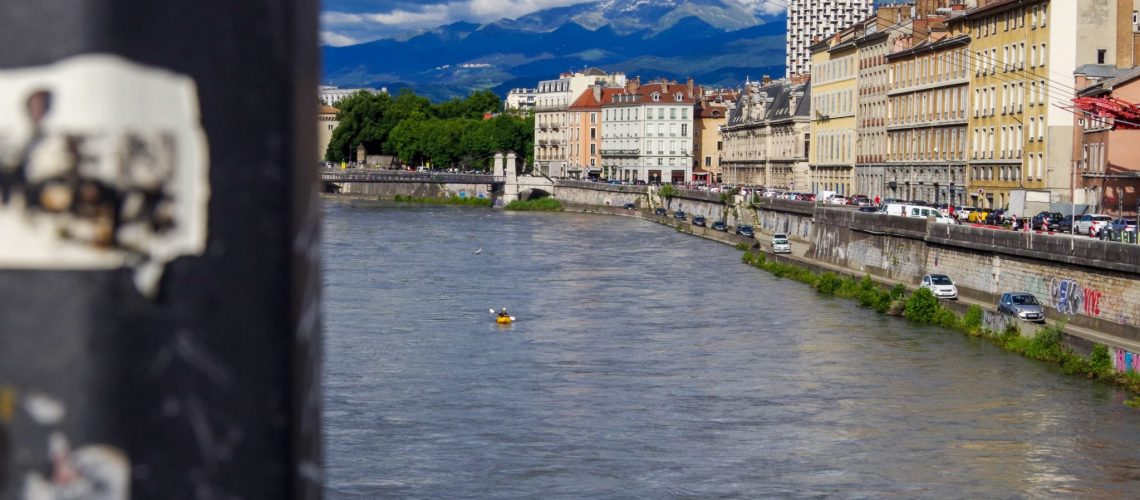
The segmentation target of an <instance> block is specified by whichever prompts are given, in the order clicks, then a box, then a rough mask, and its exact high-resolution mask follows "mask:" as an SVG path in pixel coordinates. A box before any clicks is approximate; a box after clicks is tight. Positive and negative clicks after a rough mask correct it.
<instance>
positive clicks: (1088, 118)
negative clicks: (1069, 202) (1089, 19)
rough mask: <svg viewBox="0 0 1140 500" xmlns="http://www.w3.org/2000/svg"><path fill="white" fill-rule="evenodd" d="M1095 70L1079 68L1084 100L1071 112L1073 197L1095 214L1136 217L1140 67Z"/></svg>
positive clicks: (1078, 80) (1138, 202) (1139, 186)
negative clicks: (1072, 115)
mask: <svg viewBox="0 0 1140 500" xmlns="http://www.w3.org/2000/svg"><path fill="white" fill-rule="evenodd" d="M1094 71H1095V70H1094V69H1093V68H1081V69H1078V71H1077V78H1076V88H1077V89H1079V90H1078V96H1079V97H1080V98H1081V101H1083V102H1081V101H1078V105H1077V106H1076V107H1075V109H1076V110H1077V114H1076V115H1075V116H1074V122H1075V125H1076V127H1075V129H1074V131H1075V137H1074V139H1075V142H1074V144H1073V151H1072V161H1073V163H1074V164H1075V165H1076V167H1077V168H1078V171H1077V174H1076V177H1075V179H1074V180H1073V182H1074V187H1073V191H1074V193H1073V200H1075V203H1079V204H1082V205H1086V204H1087V205H1088V206H1089V211H1090V212H1093V213H1102V214H1110V215H1114V216H1117V217H1122V218H1123V217H1127V218H1131V219H1135V218H1136V217H1137V216H1140V162H1138V161H1137V159H1138V158H1140V119H1138V117H1140V107H1138V106H1136V104H1135V103H1140V68H1133V69H1131V70H1115V67H1113V70H1110V71H1109V72H1110V73H1118V74H1117V76H1114V77H1111V78H1098V77H1097V76H1098V75H1095V74H1090V73H1094ZM1109 72H1105V73H1109ZM1105 73H1101V74H1102V75H1103V74H1105ZM1128 103H1131V105H1129V104H1128ZM1118 106H1120V107H1122V108H1123V112H1122V111H1120V110H1118Z"/></svg>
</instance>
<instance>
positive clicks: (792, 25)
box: [785, 0, 875, 76]
mask: <svg viewBox="0 0 1140 500" xmlns="http://www.w3.org/2000/svg"><path fill="white" fill-rule="evenodd" d="M874 7H875V2H874V0H790V1H789V2H788V55H787V56H786V60H785V65H786V66H787V75H788V76H792V75H803V74H807V73H811V46H812V45H813V44H815V43H816V42H819V41H820V40H823V39H824V38H827V37H829V36H831V35H834V34H835V33H836V32H838V31H839V30H841V29H843V28H846V27H848V26H850V25H852V24H855V22H856V21H860V20H862V19H863V18H866V17H867V16H870V15H871V14H872V12H874Z"/></svg>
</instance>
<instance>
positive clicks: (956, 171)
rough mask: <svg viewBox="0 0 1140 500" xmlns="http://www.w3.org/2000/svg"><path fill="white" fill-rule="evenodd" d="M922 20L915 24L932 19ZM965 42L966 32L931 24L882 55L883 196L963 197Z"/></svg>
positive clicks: (966, 96)
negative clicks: (917, 37)
mask: <svg viewBox="0 0 1140 500" xmlns="http://www.w3.org/2000/svg"><path fill="white" fill-rule="evenodd" d="M923 21H924V22H923V23H917V26H918V28H916V29H924V26H923V24H937V23H930V22H929V21H933V20H931V19H926V20H923ZM936 30H937V28H936ZM969 46H970V36H969V35H968V34H956V35H951V34H949V33H946V32H945V31H941V30H937V31H936V33H935V34H934V35H933V36H930V37H928V38H927V39H926V40H923V41H921V42H919V43H916V44H914V45H913V46H910V47H908V48H905V49H902V50H898V51H895V52H892V53H891V54H888V55H887V56H886V59H887V62H888V63H889V64H890V66H891V72H890V73H891V80H890V90H889V91H888V92H887V95H888V100H889V108H890V114H889V118H888V121H887V131H888V132H887V133H888V142H889V148H888V151H889V152H888V154H887V161H886V169H885V170H886V177H885V181H886V182H885V184H886V185H885V188H886V189H885V195H884V196H883V198H901V199H906V200H923V201H927V202H934V203H951V204H960V203H962V202H963V201H964V196H965V192H966V187H967V185H966V151H967V149H968V146H967V144H968V140H967V132H966V126H967V123H968V114H967V110H968V109H969V99H970V92H969V85H970V74H969V71H970V67H971V65H970V53H969V50H970V48H969Z"/></svg>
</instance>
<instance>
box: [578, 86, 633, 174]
mask: <svg viewBox="0 0 1140 500" xmlns="http://www.w3.org/2000/svg"><path fill="white" fill-rule="evenodd" d="M621 91H622V89H621V88H614V87H603V86H601V85H591V86H590V87H589V88H587V89H586V90H585V91H583V92H582V94H581V95H579V96H578V98H577V99H575V100H574V102H573V103H571V104H570V106H569V107H568V108H567V117H568V119H569V124H568V126H567V142H568V145H567V154H568V157H567V163H568V166H567V174H568V176H569V177H571V178H574V179H582V178H599V177H601V174H602V103H603V102H607V101H609V100H611V97H612V96H613V95H614V94H616V93H618V92H621Z"/></svg>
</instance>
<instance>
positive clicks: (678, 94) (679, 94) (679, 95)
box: [673, 92, 685, 101]
mask: <svg viewBox="0 0 1140 500" xmlns="http://www.w3.org/2000/svg"><path fill="white" fill-rule="evenodd" d="M684 98H685V97H684V96H682V95H681V93H680V92H677V93H676V94H673V99H675V100H678V101H680V100H682V99H684Z"/></svg>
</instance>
